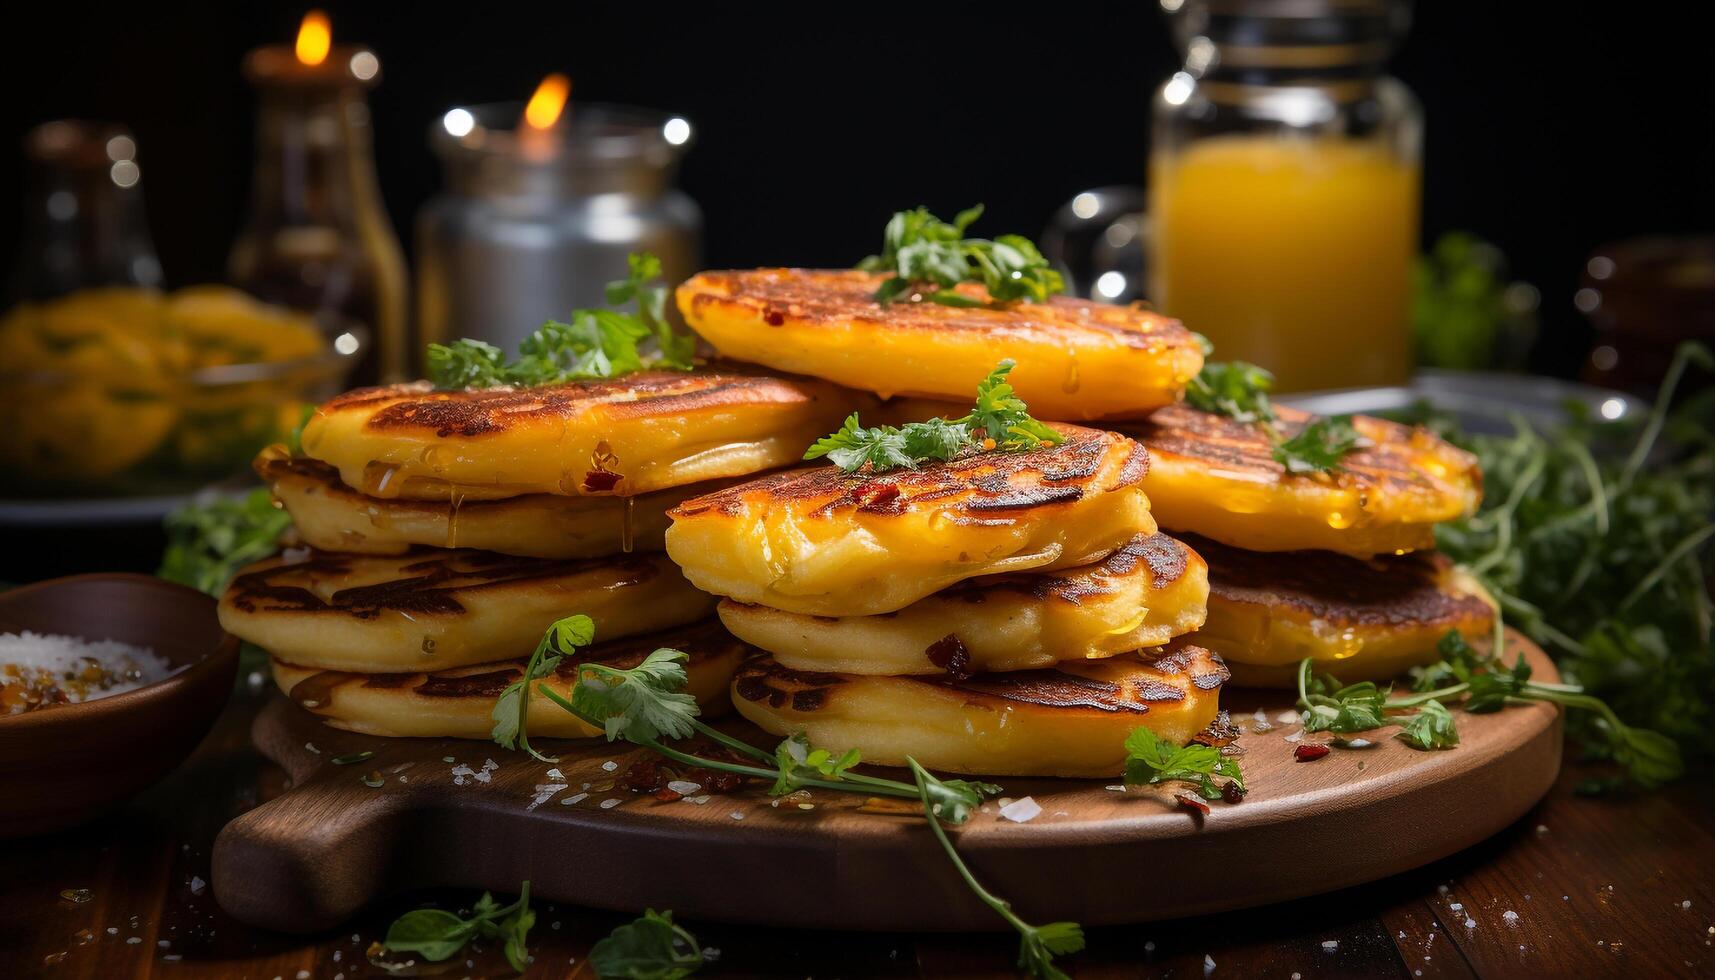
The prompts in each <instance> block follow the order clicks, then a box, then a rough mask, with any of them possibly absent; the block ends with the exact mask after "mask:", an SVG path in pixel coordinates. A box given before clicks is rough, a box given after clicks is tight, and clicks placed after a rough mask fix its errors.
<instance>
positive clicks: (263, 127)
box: [227, 45, 410, 385]
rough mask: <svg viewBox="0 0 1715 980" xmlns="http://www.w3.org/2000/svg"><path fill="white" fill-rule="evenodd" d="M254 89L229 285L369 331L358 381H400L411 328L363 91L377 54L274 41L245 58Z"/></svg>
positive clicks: (401, 262)
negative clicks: (313, 55)
mask: <svg viewBox="0 0 1715 980" xmlns="http://www.w3.org/2000/svg"><path fill="white" fill-rule="evenodd" d="M244 71H245V76H246V77H247V78H248V79H249V80H250V82H251V84H253V85H254V86H255V87H256V89H257V93H258V96H259V106H258V111H257V117H256V170H255V173H254V175H253V178H252V180H253V184H252V189H251V203H250V215H249V218H248V220H247V222H246V224H245V226H244V230H243V231H242V232H240V233H239V237H238V240H237V241H236V242H234V243H233V246H232V254H231V255H230V257H229V258H228V266H227V272H228V275H229V277H230V278H231V280H232V283H233V285H235V286H238V287H240V288H242V289H245V290H248V291H249V292H251V293H253V294H255V295H256V296H258V297H260V298H262V299H264V300H268V301H270V302H275V303H280V304H282V305H285V306H290V307H293V308H296V309H301V310H306V311H315V312H334V313H340V314H343V315H345V316H348V317H351V318H353V319H356V320H358V321H360V322H362V323H363V324H365V325H367V326H368V327H369V328H370V331H371V333H372V335H373V337H374V342H373V343H372V344H371V346H370V353H369V355H368V356H366V357H365V358H364V360H363V362H362V363H360V364H359V365H358V366H357V368H356V369H355V370H354V372H353V374H352V379H351V380H352V382H353V383H355V384H360V385H361V384H373V383H375V382H377V381H395V380H401V379H403V378H404V377H405V374H406V363H407V358H408V357H409V355H410V351H409V338H408V337H407V336H406V327H405V324H406V310H405V303H406V298H405V297H406V291H407V286H406V277H405V259H404V255H403V253H402V252H401V250H400V248H399V240H398V238H397V237H395V236H394V234H393V226H392V224H391V223H390V222H389V221H388V218H387V212H386V210H385V208H384V207H383V205H382V202H381V195H380V192H379V190H378V188H377V181H376V177H375V154H374V149H373V145H372V141H371V137H370V125H369V103H368V101H367V100H366V98H365V95H364V92H365V89H366V88H367V87H368V86H369V85H372V84H374V82H375V81H376V79H378V78H379V77H380V71H381V63H380V61H379V60H377V59H376V57H375V55H374V54H373V53H372V52H370V51H368V50H367V49H364V48H360V47H355V46H348V45H333V46H331V48H324V49H323V51H322V52H321V59H320V60H317V61H313V62H309V61H306V60H305V55H304V54H303V46H302V45H300V46H299V49H298V50H296V51H294V50H293V49H291V48H287V47H285V46H271V47H264V48H258V49H256V50H255V51H252V52H251V53H250V55H249V57H247V58H246V59H245V63H244Z"/></svg>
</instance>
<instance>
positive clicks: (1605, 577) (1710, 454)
mask: <svg viewBox="0 0 1715 980" xmlns="http://www.w3.org/2000/svg"><path fill="white" fill-rule="evenodd" d="M1697 365H1701V366H1702V367H1703V368H1704V369H1705V370H1710V369H1715V356H1712V355H1711V353H1710V351H1709V349H1708V348H1706V347H1704V346H1702V345H1700V344H1694V343H1688V344H1684V345H1682V346H1681V347H1680V349H1679V350H1678V351H1677V352H1676V354H1675V356H1674V359H1673V361H1672V362H1671V363H1670V365H1669V369H1668V371H1667V374H1666V376H1665V378H1664V380H1663V383H1662V386H1661V389H1660V390H1659V392H1658V393H1657V396H1656V400H1655V403H1654V406H1653V407H1652V409H1651V411H1650V412H1649V414H1648V416H1647V417H1646V418H1645V419H1643V420H1641V421H1639V420H1631V419H1622V420H1621V421H1619V422H1613V423H1609V422H1603V421H1600V420H1595V419H1581V420H1575V421H1573V422H1572V423H1571V424H1569V425H1566V426H1563V427H1562V428H1561V429H1559V430H1558V431H1550V432H1537V431H1535V430H1533V429H1532V428H1531V427H1530V426H1529V425H1527V424H1525V423H1524V422H1523V421H1520V422H1518V423H1517V424H1516V425H1515V431H1514V432H1513V433H1512V434H1511V435H1466V434H1464V433H1461V432H1460V431H1459V430H1458V427H1457V426H1456V425H1455V424H1453V423H1452V422H1451V420H1449V419H1447V418H1445V417H1443V416H1439V415H1437V414H1435V413H1433V412H1432V411H1430V410H1427V409H1422V408H1420V409H1418V410H1416V411H1415V412H1414V413H1413V414H1412V416H1410V417H1409V420H1410V421H1415V422H1418V423H1420V424H1426V425H1430V426H1432V427H1434V428H1436V429H1437V430H1438V431H1439V432H1441V433H1442V435H1443V436H1444V437H1445V438H1448V439H1450V440H1451V441H1453V442H1455V443H1457V444H1459V445H1460V446H1462V447H1463V448H1465V449H1468V450H1470V451H1471V452H1473V453H1475V454H1476V455H1477V457H1478V460H1479V461H1480V464H1481V466H1482V470H1483V482H1484V485H1485V488H1486V489H1487V491H1488V493H1487V500H1486V501H1485V503H1484V505H1483V507H1482V509H1481V510H1479V511H1478V512H1477V514H1475V515H1474V516H1472V517H1470V518H1467V519H1465V520H1462V521H1455V522H1452V523H1448V524H1443V525H1440V526H1439V527H1437V528H1436V544H1437V547H1438V548H1439V549H1440V550H1441V551H1442V552H1443V553H1445V554H1446V555H1448V556H1449V557H1451V558H1452V559H1454V560H1455V561H1456V562H1458V563H1459V564H1460V565H1461V566H1462V567H1463V568H1464V569H1465V570H1466V571H1467V572H1469V573H1470V574H1472V575H1473V576H1475V577H1476V578H1477V579H1478V580H1479V581H1480V582H1481V583H1482V584H1483V586H1484V588H1485V589H1487V590H1488V592H1489V594H1490V595H1492V596H1494V597H1495V599H1496V600H1497V601H1498V602H1499V603H1500V605H1501V609H1502V610H1503V612H1504V613H1505V614H1506V617H1507V618H1508V619H1509V620H1510V621H1511V622H1512V624H1513V625H1514V626H1516V627H1517V628H1518V629H1520V630H1522V631H1523V632H1524V633H1526V634H1527V635H1529V636H1530V637H1532V638H1533V639H1535V640H1536V641H1537V642H1538V643H1541V644H1542V645H1543V646H1544V647H1545V648H1547V649H1549V650H1550V651H1552V652H1554V653H1555V654H1556V656H1557V659H1558V662H1559V666H1560V669H1561V673H1562V675H1563V676H1564V677H1565V678H1566V679H1567V680H1568V681H1569V682H1576V683H1577V684H1579V685H1581V686H1582V688H1583V690H1584V694H1583V695H1582V697H1586V698H1590V699H1591V700H1592V701H1597V699H1599V703H1600V704H1601V705H1602V706H1603V707H1611V711H1612V714H1613V716H1614V719H1615V721H1621V720H1623V724H1622V726H1621V727H1616V725H1615V721H1610V720H1609V718H1608V716H1607V712H1604V711H1603V710H1601V709H1595V710H1592V711H1588V712H1577V713H1574V714H1572V715H1569V716H1568V719H1567V724H1568V730H1569V732H1570V733H1571V734H1572V736H1573V737H1574V739H1576V740H1577V741H1578V742H1580V743H1581V744H1582V746H1583V748H1584V750H1585V751H1586V753H1588V754H1591V755H1594V756H1597V757H1602V756H1612V757H1614V758H1616V759H1617V760H1618V761H1621V762H1624V763H1627V767H1628V769H1635V770H1636V771H1638V772H1642V773H1644V774H1645V775H1646V776H1648V775H1649V774H1651V773H1655V774H1660V773H1665V772H1673V771H1676V770H1677V766H1676V765H1674V764H1673V763H1672V762H1671V761H1668V762H1666V763H1665V764H1659V765H1658V764H1657V762H1656V761H1655V760H1657V759H1658V758H1659V759H1666V758H1667V757H1666V755H1665V748H1664V747H1663V746H1662V745H1661V744H1660V743H1659V742H1657V741H1656V740H1655V739H1653V738H1651V737H1650V736H1648V735H1643V736H1639V735H1636V734H1635V733H1636V732H1638V731H1643V730H1649V731H1656V732H1661V733H1663V734H1665V735H1668V736H1671V737H1672V738H1673V739H1674V740H1676V741H1677V742H1678V743H1679V745H1680V746H1681V747H1682V748H1683V750H1684V751H1687V752H1697V753H1704V754H1706V753H1707V752H1708V751H1709V745H1710V744H1711V743H1710V740H1709V737H1708V731H1709V727H1710V724H1711V722H1712V720H1715V715H1712V710H1711V709H1712V706H1715V642H1712V632H1715V600H1712V599H1711V595H1710V589H1709V581H1710V575H1711V574H1712V573H1715V569H1712V568H1711V561H1712V559H1715V547H1712V546H1711V542H1715V438H1712V437H1711V435H1710V433H1711V432H1712V431H1715V392H1705V393H1704V394H1703V395H1701V396H1692V397H1689V398H1685V399H1683V404H1682V405H1681V406H1680V407H1679V408H1678V409H1677V410H1672V408H1671V407H1672V406H1673V405H1674V404H1675V401H1676V395H1677V394H1678V390H1679V388H1680V387H1681V386H1682V384H1683V383H1684V382H1685V380H1686V379H1687V376H1688V372H1689V371H1690V370H1691V369H1692V368H1693V367H1694V366H1697ZM1568 696H1569V697H1570V695H1568ZM1585 706H1589V707H1594V705H1585ZM1628 733H1632V734H1628Z"/></svg>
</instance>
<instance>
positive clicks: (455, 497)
mask: <svg viewBox="0 0 1715 980" xmlns="http://www.w3.org/2000/svg"><path fill="white" fill-rule="evenodd" d="M464 498H465V492H464V490H463V489H461V488H459V487H456V486H455V487H453V488H452V491H451V492H450V493H449V494H448V495H447V547H449V548H457V547H458V546H459V508H460V507H463V506H464Z"/></svg>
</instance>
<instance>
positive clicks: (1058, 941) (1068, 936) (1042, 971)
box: [1018, 922, 1084, 980]
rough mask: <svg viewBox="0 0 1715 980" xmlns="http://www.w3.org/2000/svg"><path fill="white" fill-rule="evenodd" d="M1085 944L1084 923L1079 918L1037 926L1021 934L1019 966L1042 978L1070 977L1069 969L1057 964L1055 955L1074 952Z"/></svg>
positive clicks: (1062, 979) (1064, 979)
mask: <svg viewBox="0 0 1715 980" xmlns="http://www.w3.org/2000/svg"><path fill="white" fill-rule="evenodd" d="M1083 948H1084V927H1083V926H1080V925H1078V923H1076V922H1050V923H1048V924H1047V925H1045V926H1035V927H1033V928H1032V929H1030V930H1029V931H1028V932H1025V933H1023V934H1022V935H1021V936H1020V937H1019V943H1018V968H1019V969H1020V970H1023V971H1024V972H1025V973H1028V974H1030V975H1031V976H1033V977H1039V978H1042V980H1069V978H1068V976H1067V974H1066V971H1064V970H1062V969H1060V968H1059V967H1057V966H1055V965H1054V957H1056V956H1070V955H1072V954H1073V953H1076V952H1078V951H1080V950H1082V949H1083Z"/></svg>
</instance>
